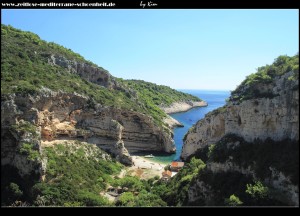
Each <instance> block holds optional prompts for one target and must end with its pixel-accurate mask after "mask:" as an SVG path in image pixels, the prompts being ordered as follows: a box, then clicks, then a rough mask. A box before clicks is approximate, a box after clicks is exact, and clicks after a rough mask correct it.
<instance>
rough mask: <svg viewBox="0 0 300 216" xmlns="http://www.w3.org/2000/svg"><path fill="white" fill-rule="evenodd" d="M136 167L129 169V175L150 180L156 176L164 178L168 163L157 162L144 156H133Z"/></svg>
mask: <svg viewBox="0 0 300 216" xmlns="http://www.w3.org/2000/svg"><path fill="white" fill-rule="evenodd" d="M131 157H132V161H133V162H134V165H132V166H130V167H128V168H127V171H126V172H127V173H128V174H129V175H131V176H137V177H139V178H140V179H146V180H147V179H150V178H153V177H155V176H159V178H161V177H162V172H163V171H164V168H165V166H167V165H168V163H163V162H155V161H152V160H151V159H148V158H144V157H143V156H137V155H131Z"/></svg>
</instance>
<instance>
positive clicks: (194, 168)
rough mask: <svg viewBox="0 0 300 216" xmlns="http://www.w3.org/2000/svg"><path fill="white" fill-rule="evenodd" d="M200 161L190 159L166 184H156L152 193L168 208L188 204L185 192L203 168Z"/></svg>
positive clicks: (203, 165) (203, 164)
mask: <svg viewBox="0 0 300 216" xmlns="http://www.w3.org/2000/svg"><path fill="white" fill-rule="evenodd" d="M205 166H206V165H205V163H203V161H202V160H199V159H196V158H192V159H191V161H190V162H189V163H187V164H186V165H185V166H184V168H183V169H181V170H180V171H179V172H178V174H177V175H176V176H175V177H173V178H172V180H171V181H170V182H168V183H165V182H158V183H157V184H155V187H154V188H152V192H153V193H155V194H157V195H159V196H160V197H161V198H162V199H163V200H164V201H165V202H167V204H168V206H184V205H187V204H188V196H187V191H188V189H189V188H190V186H191V185H192V183H193V182H194V180H195V179H196V177H197V175H198V173H199V172H201V171H202V170H203V169H204V168H205Z"/></svg>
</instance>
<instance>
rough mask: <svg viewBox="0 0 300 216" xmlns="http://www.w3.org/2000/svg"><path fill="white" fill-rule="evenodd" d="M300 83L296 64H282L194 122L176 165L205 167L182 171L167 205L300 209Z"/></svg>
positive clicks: (261, 72) (287, 60)
mask: <svg viewBox="0 0 300 216" xmlns="http://www.w3.org/2000/svg"><path fill="white" fill-rule="evenodd" d="M298 77H299V56H298V55H296V56H293V57H288V56H280V57H278V58H277V59H276V60H275V62H274V63H273V64H272V65H267V66H265V67H261V68H259V69H258V72H257V73H255V74H251V75H250V76H248V77H247V78H246V80H245V81H243V82H242V83H241V85H240V86H238V87H237V89H236V90H235V91H233V92H232V94H231V97H230V98H229V100H228V102H227V104H226V105H225V106H224V107H221V108H219V109H217V110H214V111H212V112H210V113H208V114H207V115H206V116H205V117H204V119H202V120H200V121H198V122H197V123H196V125H194V126H193V127H192V128H191V129H190V131H189V132H188V133H187V134H186V136H185V140H184V146H183V150H182V154H181V157H182V158H183V159H184V160H186V161H190V160H191V159H192V158H193V157H196V158H199V159H202V160H203V161H204V162H205V163H206V166H205V168H202V169H201V170H197V169H191V170H189V167H190V166H191V165H190V164H189V163H188V164H187V168H185V169H184V170H183V171H182V172H186V175H185V176H182V177H181V178H179V179H178V178H177V182H178V183H176V182H172V183H171V187H172V188H168V187H167V189H168V190H170V191H168V190H167V194H169V195H168V196H166V197H165V200H166V201H168V204H170V205H292V206H295V205H299V80H298ZM193 160H195V159H193ZM191 163H192V164H193V163H195V161H194V162H193V161H192V162H191ZM187 170H188V171H187ZM187 176H189V177H187ZM174 180H175V179H174ZM174 180H172V181H174ZM184 180H185V181H184ZM172 185H173V186H172ZM182 189H184V191H182Z"/></svg>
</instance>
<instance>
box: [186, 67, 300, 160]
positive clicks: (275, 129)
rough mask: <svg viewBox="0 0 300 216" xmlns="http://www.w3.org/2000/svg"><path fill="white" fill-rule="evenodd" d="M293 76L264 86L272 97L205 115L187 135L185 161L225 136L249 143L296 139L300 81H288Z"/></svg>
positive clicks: (287, 75)
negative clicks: (236, 136)
mask: <svg viewBox="0 0 300 216" xmlns="http://www.w3.org/2000/svg"><path fill="white" fill-rule="evenodd" d="M292 74H293V73H292V72H290V73H286V74H285V75H283V76H280V77H277V78H276V80H275V85H269V86H267V87H266V86H264V90H265V91H267V90H268V91H271V92H272V93H273V95H275V96H274V97H272V98H267V97H263V98H255V99H250V100H244V101H242V102H241V103H237V102H229V103H228V104H227V105H225V106H224V107H222V108H220V109H218V110H215V111H213V112H211V113H209V114H207V115H206V116H205V118H204V119H202V120H200V121H199V122H197V124H196V125H195V126H194V127H193V128H192V129H191V130H190V131H189V133H188V134H187V136H186V139H185V142H184V146H183V149H182V154H181V157H182V158H183V159H186V158H188V157H189V156H191V155H193V154H194V153H195V152H196V151H197V150H198V149H200V148H204V147H205V146H207V145H210V144H214V143H216V142H217V141H219V140H220V139H221V138H222V137H223V136H224V135H226V134H236V135H238V136H240V137H243V138H244V139H245V140H246V141H248V142H252V141H254V140H255V139H260V140H265V139H267V138H271V139H272V140H274V141H280V140H284V139H286V138H289V139H291V140H299V87H298V85H299V81H298V80H290V79H289V77H290V76H292Z"/></svg>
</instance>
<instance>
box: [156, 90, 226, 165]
mask: <svg viewBox="0 0 300 216" xmlns="http://www.w3.org/2000/svg"><path fill="white" fill-rule="evenodd" d="M178 91H181V92H184V93H189V94H192V95H194V96H196V97H199V98H201V99H202V100H204V101H206V102H207V103H208V106H207V107H196V108H193V109H190V110H189V111H187V112H180V113H174V114H171V116H172V117H173V118H175V119H176V120H178V121H179V122H181V123H182V124H183V125H184V127H177V128H175V129H174V141H175V145H176V153H175V154H172V155H164V154H162V155H155V154H154V156H155V157H154V158H151V160H153V161H155V162H160V163H164V164H168V163H170V162H172V161H180V154H181V150H182V146H183V137H184V135H185V134H186V133H187V132H188V130H189V128H190V127H192V126H193V125H194V124H196V123H197V122H198V121H199V120H200V119H202V118H204V116H205V114H207V113H208V112H210V111H212V110H214V109H217V108H219V107H221V106H223V105H225V103H226V101H225V100H226V99H227V98H229V96H230V91H220V90H182V89H181V90H178Z"/></svg>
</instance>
